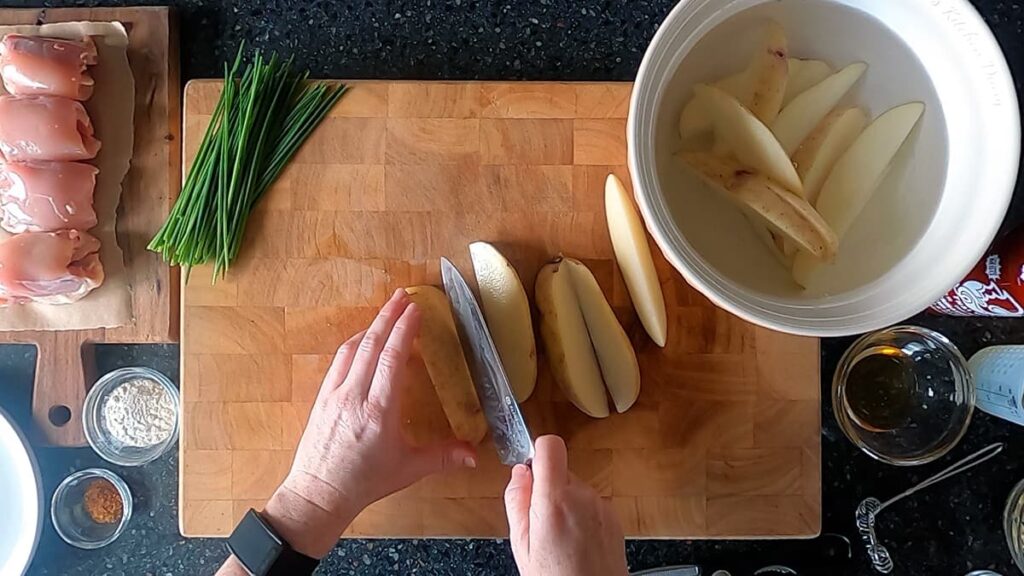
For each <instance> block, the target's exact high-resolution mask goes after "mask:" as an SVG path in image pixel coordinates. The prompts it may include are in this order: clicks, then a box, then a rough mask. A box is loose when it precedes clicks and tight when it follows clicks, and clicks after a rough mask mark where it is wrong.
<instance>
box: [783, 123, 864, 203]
mask: <svg viewBox="0 0 1024 576" xmlns="http://www.w3.org/2000/svg"><path fill="white" fill-rule="evenodd" d="M867 123H868V116H867V114H865V113H864V110H862V109H860V108H845V109H837V110H833V111H832V112H831V113H830V114H829V115H828V116H826V117H825V119H824V120H822V121H821V123H820V124H818V127H817V128H815V129H814V131H813V132H811V134H810V135H809V136H807V139H805V140H804V141H803V143H802V144H800V147H799V148H797V150H796V153H794V154H793V164H795V165H796V172H797V174H799V175H800V180H801V181H802V182H803V183H804V197H805V198H807V201H808V202H810V203H811V205H814V203H815V202H816V201H817V200H818V193H819V192H820V191H821V186H822V184H824V183H825V178H827V177H828V175H829V174H830V173H831V172H832V168H833V167H834V166H835V165H836V162H838V161H839V157H840V156H842V155H843V153H844V152H846V151H847V150H848V149H849V148H850V146H851V145H852V144H853V141H854V140H856V139H857V136H860V134H861V132H863V131H864V127H865V126H867Z"/></svg>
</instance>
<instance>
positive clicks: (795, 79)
mask: <svg viewBox="0 0 1024 576" xmlns="http://www.w3.org/2000/svg"><path fill="white" fill-rule="evenodd" d="M831 74H832V68H831V67H830V66H829V65H828V64H826V63H825V62H822V61H821V60H801V59H799V58H790V59H789V79H788V80H787V81H786V95H785V96H783V97H782V106H783V107H785V106H786V105H787V104H789V103H790V102H792V101H793V98H796V97H797V96H799V95H801V94H803V93H804V92H806V91H807V89H808V88H810V87H811V86H814V85H815V84H818V83H819V82H821V81H822V80H824V79H825V78H828V77H829V76H830V75H831Z"/></svg>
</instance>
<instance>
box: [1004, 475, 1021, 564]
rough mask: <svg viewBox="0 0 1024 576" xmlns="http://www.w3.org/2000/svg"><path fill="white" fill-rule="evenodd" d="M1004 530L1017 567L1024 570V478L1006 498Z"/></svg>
mask: <svg viewBox="0 0 1024 576" xmlns="http://www.w3.org/2000/svg"><path fill="white" fill-rule="evenodd" d="M1003 530H1004V531H1005V533H1006V545H1007V546H1008V547H1009V548H1010V556H1012V557H1013V563H1014V564H1016V565H1017V568H1018V569H1019V570H1020V571H1021V572H1024V480H1022V481H1020V482H1018V483H1017V485H1016V486H1014V487H1013V490H1012V491H1010V496H1009V497H1008V498H1007V499H1006V508H1005V509H1003Z"/></svg>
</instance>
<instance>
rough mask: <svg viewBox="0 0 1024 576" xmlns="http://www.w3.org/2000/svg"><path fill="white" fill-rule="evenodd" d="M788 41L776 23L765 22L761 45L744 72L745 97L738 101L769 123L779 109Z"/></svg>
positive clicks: (787, 73)
mask: <svg viewBox="0 0 1024 576" xmlns="http://www.w3.org/2000/svg"><path fill="white" fill-rule="evenodd" d="M788 54H789V42H788V41H787V40H786V30H785V29H784V28H783V27H782V25H781V24H779V23H778V22H774V21H772V22H769V23H768V26H767V27H766V29H765V35H764V41H763V42H762V44H761V48H760V49H759V50H758V51H757V52H756V53H755V54H754V60H753V61H752V62H751V64H750V70H749V71H748V72H747V82H748V83H749V86H748V90H749V93H748V94H749V96H748V95H746V94H741V95H740V98H739V100H740V101H741V102H743V103H744V104H745V105H746V107H747V109H749V110H750V112H751V113H752V114H753V115H754V116H756V117H757V119H758V120H760V121H761V122H763V123H764V124H766V125H768V126H771V124H772V122H774V121H775V118H776V117H777V116H778V115H779V110H781V109H782V99H783V98H784V97H785V95H786V84H787V81H788V78H789V59H788Z"/></svg>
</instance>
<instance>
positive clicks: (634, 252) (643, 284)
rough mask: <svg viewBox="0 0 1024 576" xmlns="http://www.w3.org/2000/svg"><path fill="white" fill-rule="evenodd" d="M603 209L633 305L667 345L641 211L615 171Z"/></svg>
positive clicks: (665, 323)
mask: <svg viewBox="0 0 1024 576" xmlns="http://www.w3.org/2000/svg"><path fill="white" fill-rule="evenodd" d="M604 210H605V216H606V219H607V220H608V235H609V236H610V237H611V240H612V249H613V251H614V252H615V262H616V263H617V264H618V266H619V270H620V271H621V272H622V278H623V279H624V280H625V281H626V288H627V289H628V290H629V298H630V300H632V301H633V308H635V309H636V313H637V315H638V316H639V317H640V322H641V323H642V324H643V325H644V329H645V330H647V334H648V335H650V337H651V340H654V343H655V344H657V345H658V346H660V347H662V348H664V347H665V340H666V339H667V337H668V320H667V319H666V314H665V295H664V294H663V293H662V291H661V282H660V281H659V280H658V273H657V271H656V270H655V268H654V258H652V257H651V247H650V245H649V244H648V243H647V234H646V233H645V232H644V224H643V222H642V221H641V220H640V214H638V213H637V211H636V208H635V207H634V206H633V201H632V200H631V199H630V197H629V192H627V191H626V187H625V186H624V185H623V184H622V182H621V181H620V180H619V179H618V177H616V176H615V175H614V174H609V175H608V178H607V179H606V180H605V184H604Z"/></svg>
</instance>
